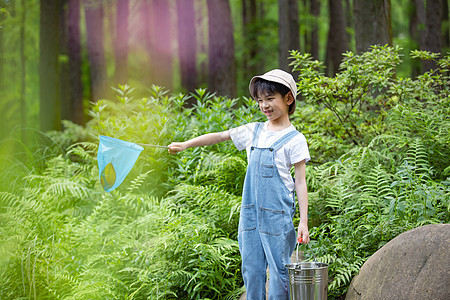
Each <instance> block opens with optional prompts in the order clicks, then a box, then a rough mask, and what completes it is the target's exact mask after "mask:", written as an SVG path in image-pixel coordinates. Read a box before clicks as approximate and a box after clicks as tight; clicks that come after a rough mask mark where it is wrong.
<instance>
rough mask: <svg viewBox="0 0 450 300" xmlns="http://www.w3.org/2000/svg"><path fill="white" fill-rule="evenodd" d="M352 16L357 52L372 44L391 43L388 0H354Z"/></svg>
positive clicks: (367, 48) (363, 50)
mask: <svg viewBox="0 0 450 300" xmlns="http://www.w3.org/2000/svg"><path fill="white" fill-rule="evenodd" d="M353 18H354V26H355V42H356V52H357V53H361V52H365V51H368V50H370V49H369V48H370V46H372V45H382V46H384V45H392V27H391V1H390V0H354V1H353Z"/></svg>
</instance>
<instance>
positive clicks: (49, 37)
mask: <svg viewBox="0 0 450 300" xmlns="http://www.w3.org/2000/svg"><path fill="white" fill-rule="evenodd" d="M40 15H41V17H40V33H39V53H40V58H39V80H40V81H39V99H40V101H39V119H40V129H41V130H43V131H47V130H55V129H56V130H59V129H60V128H61V113H60V101H59V64H58V57H59V46H60V43H59V37H60V32H59V31H60V20H59V18H60V3H59V0H41V2H40Z"/></svg>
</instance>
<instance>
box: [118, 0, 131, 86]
mask: <svg viewBox="0 0 450 300" xmlns="http://www.w3.org/2000/svg"><path fill="white" fill-rule="evenodd" d="M129 14H130V8H129V0H117V18H116V38H115V41H114V42H115V43H114V45H115V46H114V48H115V55H116V67H115V75H114V78H115V81H116V82H117V83H120V84H125V83H126V82H127V81H128V16H129Z"/></svg>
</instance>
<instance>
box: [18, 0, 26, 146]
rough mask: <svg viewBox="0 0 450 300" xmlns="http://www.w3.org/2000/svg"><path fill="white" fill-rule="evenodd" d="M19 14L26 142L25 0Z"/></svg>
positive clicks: (22, 119) (23, 121) (23, 124)
mask: <svg viewBox="0 0 450 300" xmlns="http://www.w3.org/2000/svg"><path fill="white" fill-rule="evenodd" d="M21 6H22V9H21V14H20V33H19V36H20V37H19V53H20V100H19V105H20V123H21V125H22V134H21V135H22V140H23V142H26V137H25V132H26V131H25V128H26V123H27V113H26V111H27V110H26V101H25V100H26V99H25V96H26V90H25V89H26V58H25V24H26V12H27V6H26V5H25V0H22V1H21Z"/></svg>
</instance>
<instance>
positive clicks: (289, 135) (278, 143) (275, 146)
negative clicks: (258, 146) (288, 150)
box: [270, 130, 300, 151]
mask: <svg viewBox="0 0 450 300" xmlns="http://www.w3.org/2000/svg"><path fill="white" fill-rule="evenodd" d="M297 134H300V132H298V131H297V130H292V131H289V132H288V133H286V134H285V135H284V136H282V137H281V138H280V139H279V140H277V141H276V142H275V143H273V144H272V146H270V148H271V149H273V150H275V151H277V150H278V149H280V148H281V147H283V145H284V144H286V143H287V142H289V141H290V140H291V139H292V138H293V137H294V136H296V135H297Z"/></svg>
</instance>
